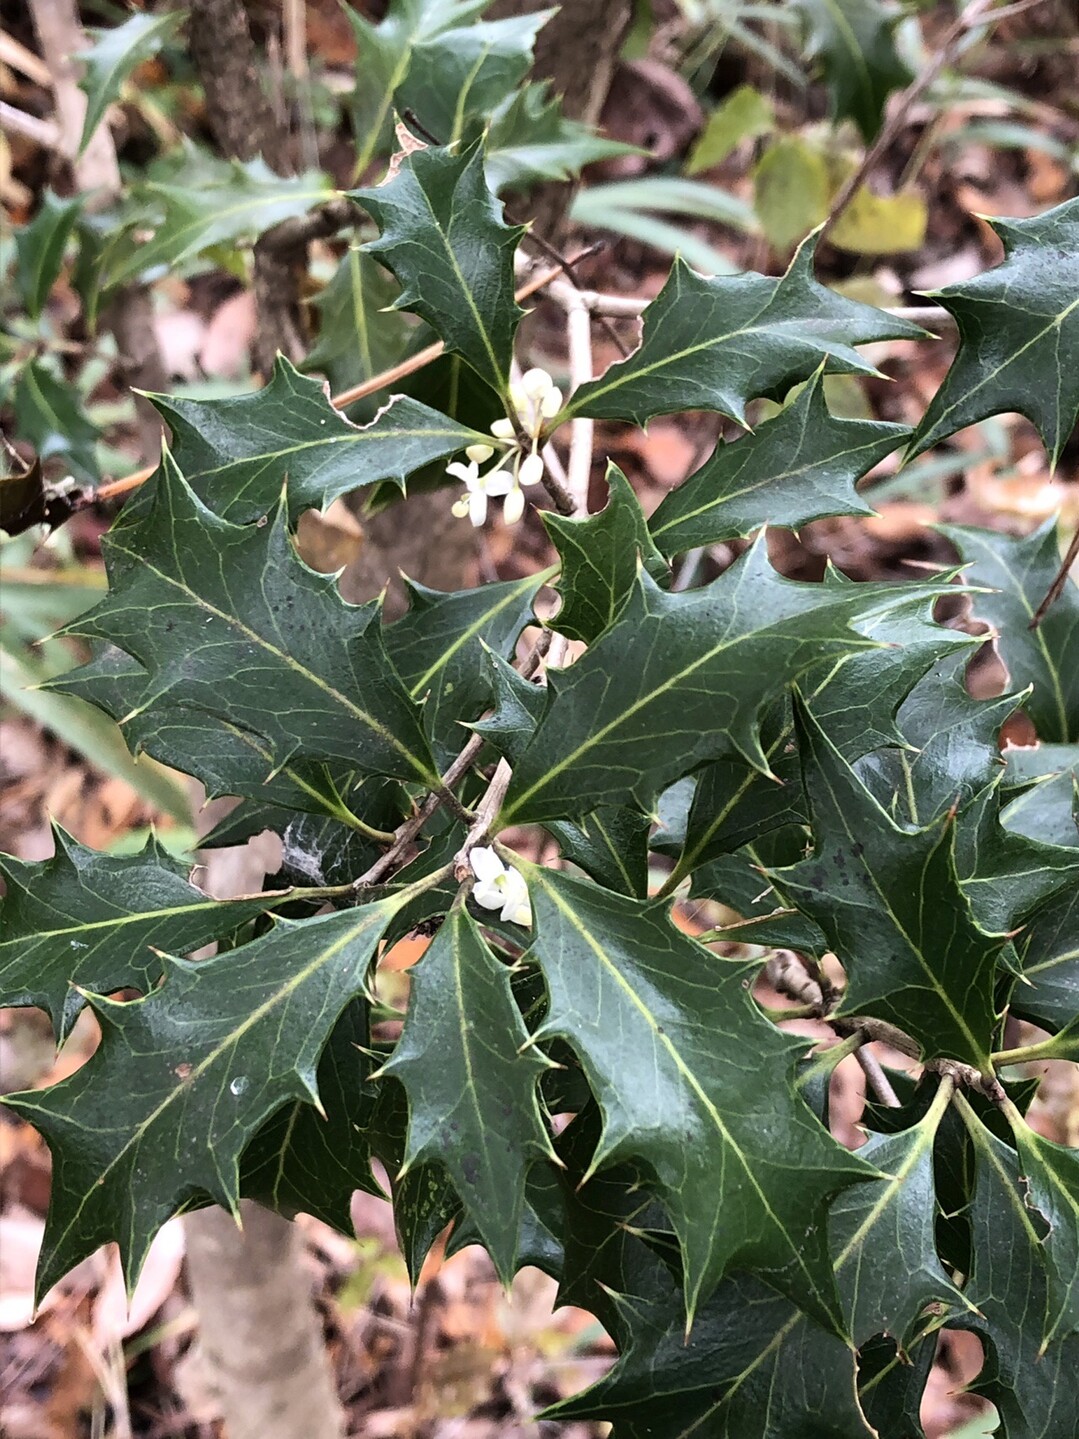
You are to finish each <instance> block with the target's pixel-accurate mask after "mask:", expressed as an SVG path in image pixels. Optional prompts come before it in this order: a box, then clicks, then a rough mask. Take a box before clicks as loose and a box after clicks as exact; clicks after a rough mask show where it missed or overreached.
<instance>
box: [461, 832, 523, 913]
mask: <svg viewBox="0 0 1079 1439" xmlns="http://www.w3.org/2000/svg"><path fill="white" fill-rule="evenodd" d="M468 859H469V863H470V864H471V865H472V873H473V874H474V875H475V876H476V883H475V885H474V886H473V889H472V898H473V899H474V900H475V901H476V903H477V904H478V905H479V906H480V908H481V909H500V910H501V911H502V914H501V916H500V917H501V918H502V919H504V920H508V921H509V923H510V924H521V925H524V927H525V928H526V929H528V928H530V927H531V924H532V905H531V903H530V901H529V898H528V885H527V884H525V881H524V876H523V875H522V874H520V873H519V872H518V871H517V870H515V869H507V868H506V866H505V865H504V864H503V863H502V861H501V860H500V859H499V857H498V855H497V854H495V852H494V850H493V849H488V848H486V847H485V846H483V845H480V846H478V847H477V848H476V849H474V850H473V851H472V852H471V854H470V855H469V856H468Z"/></svg>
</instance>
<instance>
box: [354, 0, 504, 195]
mask: <svg viewBox="0 0 1079 1439" xmlns="http://www.w3.org/2000/svg"><path fill="white" fill-rule="evenodd" d="M489 4H490V0H391V4H390V5H389V6H388V7H387V9H386V14H385V17H384V18H383V19H382V20H381V21H380V22H379V23H378V24H377V25H374V24H372V23H371V21H370V20H368V19H366V18H365V17H364V16H363V15H360V14H359V13H358V12H357V11H356V10H355V9H353V8H352V7H351V6H349V7H348V8H347V9H346V10H345V14H346V15H347V16H348V20H349V23H350V24H351V26H352V29H353V31H354V33H355V36H356V51H357V70H356V86H355V89H354V90H353V92H352V95H351V97H350V100H349V108H350V111H351V116H352V128H353V133H354V135H355V138H356V148H357V152H358V153H357V157H356V170H355V173H356V174H357V175H362V173H363V172H364V170H366V168H367V166H368V164H369V163H370V161H371V160H372V159H373V157H374V156H375V155H379V154H384V153H386V152H388V151H389V149H390V147H391V144H392V141H393V114H394V110H395V109H397V110H400V109H401V108H402V107H401V106H400V105H395V103H394V97H395V95H396V94H397V90H398V88H399V86H400V85H401V84H402V82H403V81H404V79H405V76H406V75H407V74H408V71H409V67H410V65H411V63H412V52H413V49H414V48H415V46H417V45H421V44H427V45H428V46H429V47H434V46H436V45H437V42H438V40H439V37H440V36H441V35H443V34H444V33H445V32H447V31H454V30H456V29H457V28H458V27H463V26H465V25H467V23H468V21H469V20H471V19H473V18H474V17H475V16H477V15H479V14H481V13H482V12H483V11H484V10H485V9H486V8H487V6H488V5H489ZM439 138H440V139H442V138H443V137H442V136H441V135H440V136H439ZM445 138H446V139H448V138H449V137H448V136H446V137H445Z"/></svg>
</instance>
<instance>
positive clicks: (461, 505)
mask: <svg viewBox="0 0 1079 1439" xmlns="http://www.w3.org/2000/svg"><path fill="white" fill-rule="evenodd" d="M470 503H471V502H470V500H469V498H468V496H467V495H462V496H461V498H460V499H459V500H454V502H453V504H452V505H451V506H450V514H451V515H453V517H454V518H455V519H458V520H463V519H464V517H465V516H466V515H467V514H468V510H469V505H470Z"/></svg>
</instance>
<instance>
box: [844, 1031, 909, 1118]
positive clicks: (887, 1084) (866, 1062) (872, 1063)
mask: <svg viewBox="0 0 1079 1439" xmlns="http://www.w3.org/2000/svg"><path fill="white" fill-rule="evenodd" d="M854 1057H855V1059H856V1060H857V1061H858V1063H859V1064H860V1065H861V1066H862V1073H863V1074H864V1075H865V1080H866V1083H867V1084H868V1085H869V1087H870V1089H872V1091H873V1093H874V1094H875V1095H876V1096H877V1098H878V1099H879V1100H880V1102H881V1104H883V1105H884V1106H885V1107H886V1108H888V1109H901V1108H902V1103H901V1101H900V1098H899V1095H898V1094H896V1092H895V1090H894V1089H893V1088H892V1082H891V1080H890V1079H889V1078H888V1076H887V1075H886V1074H885V1072H884V1070H883V1069H882V1068H881V1065H880V1061H879V1060H878V1059H877V1057H876V1055H875V1054H871V1053H870V1051H869V1050H868V1049H866V1048H865V1046H864V1045H862V1046H860V1047H859V1048H858V1049H856V1050H855V1051H854Z"/></svg>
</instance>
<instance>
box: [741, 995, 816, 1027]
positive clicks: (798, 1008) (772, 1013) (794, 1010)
mask: <svg viewBox="0 0 1079 1439" xmlns="http://www.w3.org/2000/svg"><path fill="white" fill-rule="evenodd" d="M757 1008H758V1009H759V1010H760V1012H761V1013H762V1014H763V1015H764V1017H765V1019H770V1020H771V1021H772V1023H773V1024H778V1023H779V1022H780V1020H783V1019H819V1018H820V1007H819V1006H818V1005H816V1004H794V1005H791V1007H790V1009H773V1008H772V1006H771V1005H770V1004H761V1003H760V1002H759V1001H758V1004H757Z"/></svg>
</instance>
